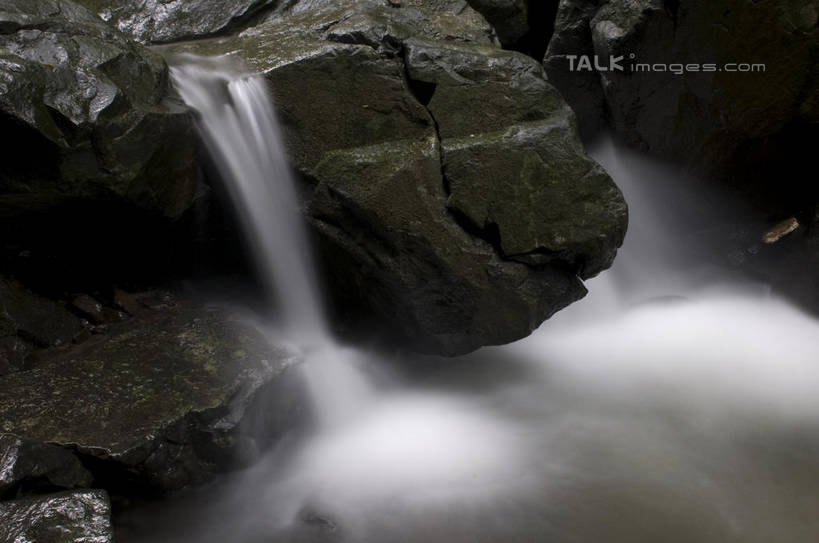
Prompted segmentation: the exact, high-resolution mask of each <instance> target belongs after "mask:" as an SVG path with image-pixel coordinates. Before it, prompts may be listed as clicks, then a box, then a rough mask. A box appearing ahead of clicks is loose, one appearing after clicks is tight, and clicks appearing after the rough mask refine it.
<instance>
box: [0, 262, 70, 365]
mask: <svg viewBox="0 0 819 543" xmlns="http://www.w3.org/2000/svg"><path fill="white" fill-rule="evenodd" d="M81 331H82V325H81V324H80V320H79V319H78V318H76V317H75V316H74V315H72V314H71V313H69V312H68V311H67V310H66V309H65V308H64V307H62V306H61V305H59V304H57V303H55V302H53V301H51V300H48V299H46V298H43V297H41V296H38V295H36V294H34V293H32V292H30V291H28V290H26V289H25V288H23V287H22V285H20V284H19V283H17V282H16V281H11V280H7V279H4V278H3V277H2V276H0V376H2V375H5V374H8V373H11V372H13V371H19V370H22V369H25V368H26V367H27V366H28V365H29V356H30V354H31V352H32V350H33V349H34V348H36V347H41V348H43V347H55V346H59V345H64V344H66V343H70V342H71V341H72V340H73V339H74V338H76V337H77V336H78V335H79V334H80V332H81Z"/></svg>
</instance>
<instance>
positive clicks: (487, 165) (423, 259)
mask: <svg viewBox="0 0 819 543" xmlns="http://www.w3.org/2000/svg"><path fill="white" fill-rule="evenodd" d="M307 4H310V3H309V2H308V3H307ZM319 4H321V5H319V6H315V5H312V6H310V7H308V6H305V5H304V3H300V4H299V5H296V6H295V7H294V8H293V10H292V11H291V12H289V13H288V14H285V15H280V16H277V17H275V18H272V19H271V20H269V21H267V22H265V23H264V24H262V25H259V26H257V27H253V28H250V29H248V30H246V31H244V32H243V33H241V34H240V35H239V36H238V37H236V38H224V39H218V40H210V41H206V42H197V43H191V44H179V45H175V46H173V47H169V48H167V52H168V53H169V54H173V53H177V54H178V53H184V52H187V53H198V54H202V55H214V54H225V53H228V54H233V55H234V56H239V57H240V58H244V59H245V61H246V63H247V64H248V66H249V67H250V68H251V69H252V70H255V71H257V72H259V73H262V74H264V76H265V77H266V78H267V79H268V80H269V81H270V88H271V90H272V93H273V95H274V97H275V101H276V103H277V108H278V111H279V116H280V120H281V122H282V125H283V131H284V133H285V136H286V143H287V145H288V147H289V151H290V154H291V156H292V159H293V164H294V167H295V169H296V170H297V171H298V172H299V173H300V174H301V176H302V177H303V179H304V180H305V181H306V183H307V184H306V186H305V189H306V192H307V193H308V194H307V203H306V211H307V215H308V220H309V221H310V222H311V223H312V225H313V226H314V230H315V232H316V235H317V237H318V239H319V242H320V243H319V245H320V249H321V254H322V256H323V257H324V259H325V261H326V262H327V263H328V265H327V266H326V268H327V273H328V274H329V275H330V277H329V279H330V283H331V285H332V286H333V289H332V290H333V293H334V295H335V300H336V302H337V305H336V306H337V307H339V308H341V309H340V311H341V312H344V313H345V314H346V313H352V314H359V315H362V314H363V315H367V316H369V317H370V319H371V320H372V321H374V322H378V324H379V325H380V326H383V327H384V328H385V329H387V330H391V331H392V332H393V333H396V332H397V333H398V335H399V336H400V337H401V338H402V339H403V340H404V341H407V340H409V343H410V344H411V345H412V346H413V347H414V348H416V349H419V350H422V351H426V352H439V353H446V354H456V353H463V352H467V351H470V350H473V349H475V348H477V347H479V346H481V345H487V344H498V343H505V342H509V341H513V340H515V339H519V338H521V337H523V336H525V335H527V334H529V333H530V332H531V331H532V330H533V329H534V328H536V327H537V326H538V325H539V324H540V323H541V322H542V321H543V320H544V319H546V318H548V317H549V316H550V315H551V314H553V313H554V312H555V311H557V310H559V309H561V308H562V307H564V306H565V305H567V304H569V303H571V302H572V301H574V300H576V299H578V298H580V297H581V296H582V295H583V294H584V292H585V289H584V288H583V285H582V282H581V281H580V279H579V276H582V277H589V276H592V275H594V274H596V273H597V272H599V271H600V270H601V269H603V268H605V267H606V266H608V264H609V263H610V262H611V260H612V259H613V257H614V254H615V252H616V249H617V247H618V246H619V245H620V243H621V242H622V238H623V234H624V231H625V224H626V208H625V204H624V202H623V199H622V196H621V195H620V193H619V190H618V189H617V188H616V187H615V186H614V184H613V183H612V182H611V180H610V179H609V178H608V176H606V175H605V173H604V172H603V171H602V170H601V169H600V168H599V167H598V166H596V165H595V164H594V163H593V162H592V161H591V160H590V159H589V158H588V157H587V156H586V155H585V154H584V152H583V149H582V145H581V144H580V142H579V140H578V137H577V132H576V128H575V125H574V117H573V114H572V112H571V110H570V109H569V108H568V107H567V106H566V104H565V102H564V101H563V100H562V99H561V98H560V96H559V95H558V93H557V92H556V91H555V90H554V89H553V88H552V87H551V86H550V85H549V84H548V83H547V82H546V80H545V78H544V74H543V70H542V67H541V66H540V65H539V63H537V62H535V61H532V59H530V58H528V57H526V56H525V55H522V54H520V53H516V52H510V51H503V50H501V49H500V48H498V47H497V46H495V45H494V44H493V42H492V40H491V39H490V38H489V36H488V34H487V33H486V32H484V31H482V30H481V28H484V27H485V23H483V27H482V26H481V25H477V26H476V25H474V24H472V23H471V22H470V21H473V20H474V21H480V20H482V19H481V18H480V17H478V18H476V19H473V18H471V17H466V18H461V19H453V18H452V17H449V14H450V13H451V11H449V10H451V6H452V5H453V4H456V2H441V3H438V4H430V3H417V2H416V3H413V2H402V3H401V7H390V6H388V5H387V4H386V3H376V2H365V1H359V2H350V3H348V4H345V5H343V6H339V5H338V4H334V3H319ZM442 14H443V15H442ZM340 89H343V90H340ZM450 176H451V177H450Z"/></svg>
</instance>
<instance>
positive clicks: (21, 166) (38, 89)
mask: <svg viewBox="0 0 819 543" xmlns="http://www.w3.org/2000/svg"><path fill="white" fill-rule="evenodd" d="M0 88H1V89H2V92H0V130H2V132H3V133H4V134H13V135H14V137H13V138H7V139H6V141H5V142H4V144H3V150H2V160H0V218H2V217H9V216H15V215H19V214H22V213H24V212H25V213H31V212H33V211H36V210H50V209H53V208H55V207H57V206H58V205H60V204H62V203H65V202H70V201H74V200H78V199H81V200H84V201H96V200H102V201H110V200H118V201H122V202H127V203H129V204H131V205H134V206H136V207H138V208H140V209H143V210H147V211H149V212H151V213H155V214H159V215H164V216H167V217H177V216H179V215H180V214H181V213H182V212H183V211H184V210H185V209H187V207H188V206H189V205H190V202H191V200H192V197H193V194H194V190H195V187H196V181H197V169H196V167H195V164H194V151H195V147H194V144H195V140H194V138H193V136H192V132H191V119H190V116H189V114H188V112H187V110H186V109H185V108H184V107H182V106H181V105H180V104H178V103H176V104H174V103H172V102H170V101H169V100H167V96H168V93H169V82H168V74H167V67H166V65H165V63H164V62H163V60H162V59H161V58H160V57H159V56H157V55H156V54H154V53H152V52H150V51H148V50H146V49H144V48H142V47H141V46H139V45H138V44H136V43H133V42H131V41H129V40H128V39H126V38H125V37H124V36H123V35H121V34H120V33H119V32H118V31H116V30H115V29H113V28H111V27H109V26H108V25H107V24H106V23H104V22H103V21H102V20H100V19H99V18H98V17H97V16H96V15H94V14H93V13H91V12H90V11H88V10H87V9H85V8H83V7H81V6H79V5H78V4H75V3H74V2H72V1H70V0H38V1H37V2H31V1H30V0H8V1H6V2H4V4H3V9H2V11H0ZM4 234H10V233H4Z"/></svg>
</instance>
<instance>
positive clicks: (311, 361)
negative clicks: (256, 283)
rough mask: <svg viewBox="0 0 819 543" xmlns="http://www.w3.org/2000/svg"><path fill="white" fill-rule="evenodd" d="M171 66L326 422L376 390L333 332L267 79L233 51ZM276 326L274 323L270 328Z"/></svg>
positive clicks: (341, 415) (345, 415)
mask: <svg viewBox="0 0 819 543" xmlns="http://www.w3.org/2000/svg"><path fill="white" fill-rule="evenodd" d="M171 75H172V77H173V81H174V84H175V85H176V88H177V90H178V91H179V94H180V95H181V97H182V99H183V100H184V101H185V103H186V104H187V105H188V106H190V107H191V108H193V109H194V110H195V111H196V112H197V114H198V127H199V131H200V133H201V135H202V138H203V139H204V141H205V144H206V145H207V148H208V150H209V151H210V154H211V156H212V158H213V160H214V162H215V164H216V166H217V168H218V169H219V173H220V174H221V176H222V178H223V179H224V182H225V185H226V186H227V188H228V191H229V194H230V198H231V200H232V203H233V206H234V207H235V209H236V215H237V216H238V217H239V219H240V221H241V226H242V230H243V233H244V235H245V237H246V239H247V241H248V243H249V245H250V249H251V251H252V254H253V256H254V260H255V263H256V266H257V268H258V270H259V276H260V278H261V279H262V281H263V282H264V286H265V289H266V291H267V292H268V293H269V295H270V296H271V303H274V304H276V305H277V306H278V308H279V312H278V314H279V315H280V317H281V320H282V321H283V322H281V323H280V326H281V327H282V328H283V333H282V334H281V337H282V338H286V339H284V341H286V342H287V343H290V344H291V346H292V347H293V348H294V349H297V350H299V351H301V352H302V353H303V354H304V355H305V357H306V359H307V363H306V364H304V368H303V369H304V371H305V373H306V374H307V376H308V378H307V383H308V385H309V386H310V388H311V393H312V396H313V398H314V404H315V406H316V412H317V414H318V416H319V417H320V418H321V419H322V420H323V422H325V423H326V424H334V423H337V422H338V421H340V420H343V419H346V418H348V417H349V416H351V415H352V414H353V413H354V412H355V411H356V410H357V409H358V408H360V407H361V406H362V405H363V402H365V400H366V398H367V397H368V396H369V394H370V390H369V386H368V384H367V383H366V381H365V380H364V379H363V377H362V376H360V375H358V374H357V372H356V371H355V368H354V365H353V363H354V357H355V353H353V352H351V351H349V350H345V349H342V348H340V347H339V346H337V345H336V344H335V343H334V342H333V340H332V339H331V337H330V334H329V332H328V330H327V323H326V322H325V316H324V310H323V307H322V303H321V298H320V294H319V289H318V284H319V283H318V280H317V278H316V274H315V265H314V263H313V258H312V255H311V250H310V245H309V243H308V238H307V234H306V231H305V226H304V224H303V219H302V215H301V213H300V210H299V204H298V201H299V200H298V197H297V194H296V183H295V180H294V177H293V174H292V172H291V170H290V167H289V165H288V162H287V156H286V154H285V148H284V143H283V140H282V137H281V134H280V130H279V126H278V123H277V122H276V117H275V112H274V110H273V105H272V101H271V98H270V96H269V93H268V92H267V88H266V83H265V80H264V78H262V77H260V76H253V75H248V74H247V73H245V72H243V71H242V69H241V67H240V66H237V64H236V61H235V60H233V59H230V58H227V57H222V58H202V57H197V56H192V55H190V56H184V57H181V58H180V59H179V63H178V64H177V65H175V66H173V67H172V68H171ZM271 333H272V332H271Z"/></svg>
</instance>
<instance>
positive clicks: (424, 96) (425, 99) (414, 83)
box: [407, 77, 438, 126]
mask: <svg viewBox="0 0 819 543" xmlns="http://www.w3.org/2000/svg"><path fill="white" fill-rule="evenodd" d="M407 81H408V83H409V88H410V90H411V91H412V94H414V95H415V98H416V99H417V100H418V101H419V102H421V104H422V105H423V106H424V107H427V106H429V103H430V102H431V101H432V95H434V94H435V89H436V87H437V85H436V84H435V83H429V82H427V81H420V80H418V79H410V78H409V77H407ZM427 111H429V108H428V107H427ZM430 116H432V113H431V112H430ZM434 120H435V119H434V117H433V121H434ZM435 124H436V126H437V124H438V123H437V122H436V123H435Z"/></svg>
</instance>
